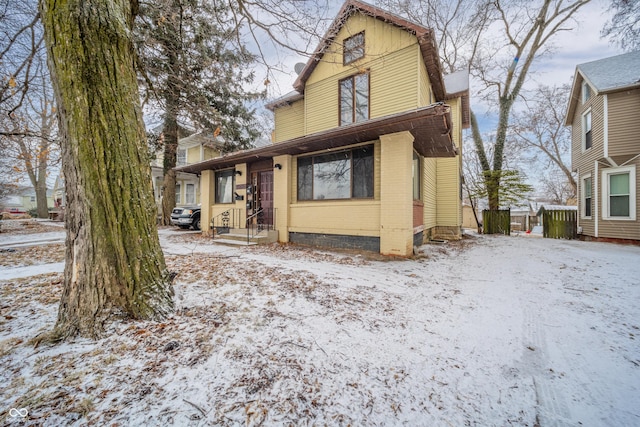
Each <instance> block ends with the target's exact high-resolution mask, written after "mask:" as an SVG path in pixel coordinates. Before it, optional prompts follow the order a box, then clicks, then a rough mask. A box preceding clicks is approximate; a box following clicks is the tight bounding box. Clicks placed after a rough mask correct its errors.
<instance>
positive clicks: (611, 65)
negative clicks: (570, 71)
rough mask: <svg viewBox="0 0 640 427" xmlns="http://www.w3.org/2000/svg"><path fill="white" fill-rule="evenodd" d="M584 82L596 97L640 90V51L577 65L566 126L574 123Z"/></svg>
mask: <svg viewBox="0 0 640 427" xmlns="http://www.w3.org/2000/svg"><path fill="white" fill-rule="evenodd" d="M583 81H586V82H587V83H588V84H589V86H590V87H591V89H592V90H593V92H594V94H595V95H602V94H605V93H611V92H617V91H621V90H628V89H634V88H640V51H636V52H629V53H625V54H622V55H617V56H612V57H609V58H604V59H599V60H597V61H591V62H586V63H584V64H579V65H577V66H576V73H575V75H574V77H573V86H572V87H571V93H570V96H569V108H568V109H567V117H566V118H565V125H570V124H571V122H572V119H573V115H574V114H575V109H576V106H577V104H578V101H579V99H580V91H581V88H582V82H583Z"/></svg>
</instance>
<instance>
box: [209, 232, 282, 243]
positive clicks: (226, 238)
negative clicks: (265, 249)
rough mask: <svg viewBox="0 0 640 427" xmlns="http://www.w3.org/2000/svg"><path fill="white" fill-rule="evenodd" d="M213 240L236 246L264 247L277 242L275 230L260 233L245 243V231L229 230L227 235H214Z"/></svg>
mask: <svg viewBox="0 0 640 427" xmlns="http://www.w3.org/2000/svg"><path fill="white" fill-rule="evenodd" d="M213 240H214V242H218V243H223V244H228V245H236V246H250V245H266V244H269V243H275V242H277V241H278V232H277V231H275V230H268V231H267V230H265V231H261V232H260V233H258V234H257V235H255V236H253V237H251V238H250V239H249V242H247V230H246V229H242V228H240V229H231V230H230V231H229V233H223V234H216V236H215V238H214V239H213Z"/></svg>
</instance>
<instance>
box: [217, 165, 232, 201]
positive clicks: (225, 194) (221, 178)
mask: <svg viewBox="0 0 640 427" xmlns="http://www.w3.org/2000/svg"><path fill="white" fill-rule="evenodd" d="M234 176H235V173H234V170H233V169H229V170H225V171H221V172H216V204H218V203H233V182H234Z"/></svg>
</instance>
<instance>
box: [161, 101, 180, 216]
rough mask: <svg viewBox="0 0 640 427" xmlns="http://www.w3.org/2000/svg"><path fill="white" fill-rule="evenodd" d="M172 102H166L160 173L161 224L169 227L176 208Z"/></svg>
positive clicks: (175, 122) (175, 134)
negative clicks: (162, 176) (161, 179)
mask: <svg viewBox="0 0 640 427" xmlns="http://www.w3.org/2000/svg"><path fill="white" fill-rule="evenodd" d="M171 101H172V100H168V102H167V111H166V113H165V119H164V131H163V132H164V160H163V165H162V166H163V167H162V171H163V173H164V180H163V183H162V222H163V224H164V225H169V224H170V221H171V211H172V210H173V208H174V207H175V206H176V172H175V171H174V170H173V168H175V167H176V160H177V155H178V119H177V115H178V114H177V111H176V108H175V106H174V105H173V103H172V102H171Z"/></svg>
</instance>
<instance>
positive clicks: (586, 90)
mask: <svg viewBox="0 0 640 427" xmlns="http://www.w3.org/2000/svg"><path fill="white" fill-rule="evenodd" d="M589 98H591V86H589V85H588V84H587V82H582V103H583V104H584V103H585V102H587V101H588V100H589Z"/></svg>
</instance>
